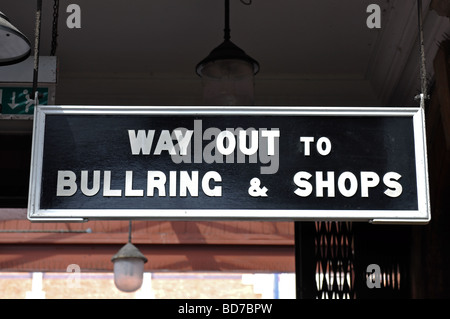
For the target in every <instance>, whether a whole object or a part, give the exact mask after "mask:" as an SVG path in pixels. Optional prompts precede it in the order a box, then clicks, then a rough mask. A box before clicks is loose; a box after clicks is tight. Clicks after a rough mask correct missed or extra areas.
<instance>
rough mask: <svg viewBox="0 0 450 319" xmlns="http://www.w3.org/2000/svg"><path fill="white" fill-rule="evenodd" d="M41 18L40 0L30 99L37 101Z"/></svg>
mask: <svg viewBox="0 0 450 319" xmlns="http://www.w3.org/2000/svg"><path fill="white" fill-rule="evenodd" d="M41 16H42V0H37V9H36V26H35V32H34V68H33V91H32V94H31V96H32V98H34V100H35V101H37V83H38V74H39V42H40V37H41Z"/></svg>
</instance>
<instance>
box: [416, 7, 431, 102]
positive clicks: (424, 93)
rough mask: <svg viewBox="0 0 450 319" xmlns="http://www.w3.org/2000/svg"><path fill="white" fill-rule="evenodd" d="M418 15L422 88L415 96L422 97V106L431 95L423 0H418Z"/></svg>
mask: <svg viewBox="0 0 450 319" xmlns="http://www.w3.org/2000/svg"><path fill="white" fill-rule="evenodd" d="M417 15H418V25H419V55H420V64H419V65H420V89H421V93H420V94H419V95H417V96H416V97H415V98H416V99H420V107H421V108H424V107H425V100H428V99H429V98H430V97H429V96H428V93H427V90H428V89H427V70H426V63H425V48H424V39H423V18H422V0H417Z"/></svg>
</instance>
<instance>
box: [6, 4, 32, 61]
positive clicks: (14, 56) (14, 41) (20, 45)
mask: <svg viewBox="0 0 450 319" xmlns="http://www.w3.org/2000/svg"><path fill="white" fill-rule="evenodd" d="M30 53H31V44H30V41H29V40H28V38H27V37H26V36H25V35H24V34H23V33H22V32H20V31H19V30H18V29H17V28H16V27H14V26H13V25H12V24H11V22H9V19H8V18H7V17H6V16H5V15H4V14H3V13H2V12H0V66H2V65H10V64H15V63H19V62H22V61H23V60H25V59H26V58H28V56H29V55H30Z"/></svg>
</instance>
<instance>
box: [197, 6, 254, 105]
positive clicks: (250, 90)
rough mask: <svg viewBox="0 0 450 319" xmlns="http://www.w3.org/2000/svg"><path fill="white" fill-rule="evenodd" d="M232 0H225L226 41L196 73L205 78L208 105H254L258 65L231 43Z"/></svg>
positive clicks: (212, 52)
mask: <svg viewBox="0 0 450 319" xmlns="http://www.w3.org/2000/svg"><path fill="white" fill-rule="evenodd" d="M229 13H230V1H229V0H225V29H224V41H223V42H222V43H221V44H220V45H219V46H217V47H216V48H215V49H214V50H212V51H211V53H210V54H209V55H208V56H207V57H206V58H205V59H203V60H202V61H200V63H198V64H197V67H196V72H197V74H198V75H199V76H200V77H201V78H202V86H203V103H204V104H205V105H253V102H254V76H255V74H256V73H258V71H259V64H258V62H257V61H256V60H254V59H253V58H251V57H250V56H248V55H247V54H246V53H245V52H244V50H242V49H241V48H239V47H238V46H237V45H235V44H234V43H233V42H231V36H230V26H229V17H230V14H229Z"/></svg>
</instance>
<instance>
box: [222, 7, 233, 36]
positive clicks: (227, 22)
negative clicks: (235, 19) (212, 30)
mask: <svg viewBox="0 0 450 319" xmlns="http://www.w3.org/2000/svg"><path fill="white" fill-rule="evenodd" d="M223 31H224V36H223V38H224V39H225V40H227V41H228V40H230V39H231V35H230V0H225V29H224V30H223Z"/></svg>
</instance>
